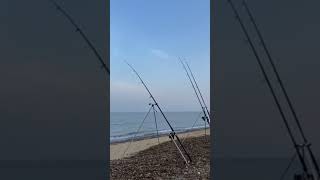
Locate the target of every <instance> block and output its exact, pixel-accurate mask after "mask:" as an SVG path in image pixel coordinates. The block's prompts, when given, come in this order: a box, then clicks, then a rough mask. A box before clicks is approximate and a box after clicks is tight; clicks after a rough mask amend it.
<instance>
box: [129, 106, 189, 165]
mask: <svg viewBox="0 0 320 180" xmlns="http://www.w3.org/2000/svg"><path fill="white" fill-rule="evenodd" d="M149 106H150V108H149V110H148V112H147V113H146V115H145V116H144V118H143V120H142V122H141V123H140V125H139V127H138V129H137V131H136V133H135V135H134V137H132V139H131V141H130V143H129V144H128V146H127V148H126V149H125V151H124V153H123V157H124V156H125V155H126V153H127V151H128V150H129V147H130V145H131V144H132V142H133V141H134V140H135V139H136V135H137V134H138V133H139V132H140V130H141V128H142V126H143V124H144V122H145V120H146V119H147V118H148V117H149V114H150V113H152V114H153V118H154V123H155V127H156V132H157V139H158V144H160V139H159V137H160V136H159V129H158V122H157V116H156V113H157V112H158V111H157V110H156V108H155V106H156V104H155V103H149ZM151 111H152V112H151ZM176 137H177V135H176V133H175V132H174V131H173V132H170V134H169V139H170V140H171V141H172V142H173V143H174V145H175V146H176V148H177V149H178V151H179V153H180V154H181V156H182V158H183V160H184V161H185V162H186V163H187V164H188V163H189V162H190V161H188V160H187V159H186V157H185V156H184V155H183V152H182V150H181V147H180V146H179V145H178V143H177V142H176V140H175V139H177V138H176ZM177 140H178V139H177Z"/></svg>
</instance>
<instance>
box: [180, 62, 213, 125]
mask: <svg viewBox="0 0 320 180" xmlns="http://www.w3.org/2000/svg"><path fill="white" fill-rule="evenodd" d="M185 63H186V65H187V67H188V69H189V71H190V74H191V77H192V79H193V81H194V83H195V85H196V87H197V89H198V92H199V95H200V97H201V100H202V103H203V105H204V108H205V109H206V111H207V113H208V116H207V117H208V120H209V122H210V120H211V119H210V113H209V110H208V107H207V105H206V102H205V101H204V99H203V96H202V93H201V91H200V88H199V86H198V83H197V81H196V79H195V77H194V75H193V73H192V71H191V68H190V66H189V64H188V62H187V61H185ZM209 122H208V123H209Z"/></svg>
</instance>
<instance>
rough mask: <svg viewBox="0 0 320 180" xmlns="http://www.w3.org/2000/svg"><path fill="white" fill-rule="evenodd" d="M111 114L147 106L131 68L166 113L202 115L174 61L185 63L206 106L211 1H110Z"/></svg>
mask: <svg viewBox="0 0 320 180" xmlns="http://www.w3.org/2000/svg"><path fill="white" fill-rule="evenodd" d="M110 21H111V23H110V26H111V27H110V28H111V35H110V36H111V41H110V43H111V47H110V51H111V56H110V66H111V82H110V90H111V100H110V103H111V112H115V111H116V112H119V111H130V112H134V111H146V110H148V103H149V102H151V99H150V98H149V96H148V94H147V92H146V91H145V89H143V86H142V84H141V83H140V82H139V80H138V78H137V77H136V75H135V74H134V73H133V72H132V71H131V70H130V69H129V67H128V66H127V65H126V64H125V63H124V60H126V61H128V62H129V63H130V64H132V65H133V66H134V67H135V69H136V70H137V71H138V72H139V73H140V75H141V76H142V79H143V80H144V81H145V82H146V84H147V86H148V87H149V89H150V90H151V92H152V93H153V95H154V96H155V98H156V99H157V100H158V102H159V104H160V105H161V106H162V107H163V109H164V110H165V111H198V110H201V109H200V106H199V104H198V102H197V99H196V96H195V94H194V92H193V89H192V87H191V85H190V83H189V81H188V79H187V76H186V74H185V72H184V70H183V68H182V66H181V64H180V62H179V60H178V57H185V58H186V59H187V61H188V63H189V64H190V66H191V68H192V70H193V73H194V75H195V76H196V79H197V80H198V83H199V87H200V89H201V91H202V93H203V95H204V97H205V99H206V102H207V105H208V106H209V102H210V101H209V97H210V77H209V75H210V67H209V62H210V22H209V21H210V8H209V0H200V1H199V0H161V1H160V0H111V20H110Z"/></svg>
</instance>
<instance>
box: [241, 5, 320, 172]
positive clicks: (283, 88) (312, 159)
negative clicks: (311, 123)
mask: <svg viewBox="0 0 320 180" xmlns="http://www.w3.org/2000/svg"><path fill="white" fill-rule="evenodd" d="M243 6H244V7H245V10H246V12H247V14H248V16H249V18H250V21H251V23H252V24H253V27H254V29H255V31H256V33H257V35H258V37H259V39H260V42H261V45H262V47H263V49H264V51H265V53H266V54H267V57H268V60H269V62H270V64H271V66H272V69H273V71H274V73H275V75H276V78H277V80H278V82H279V84H280V87H281V89H282V92H283V94H284V95H285V98H286V101H287V103H288V105H289V108H290V111H291V112H292V114H293V117H294V119H295V122H296V124H297V126H298V129H299V132H300V135H301V137H302V138H303V141H304V144H305V145H307V146H306V147H307V150H308V152H309V154H310V157H311V161H312V163H313V165H314V167H315V168H316V171H317V174H318V177H320V169H319V165H318V163H317V161H316V158H315V156H314V154H313V152H312V150H311V147H310V145H308V144H309V143H308V140H307V138H306V136H305V133H304V131H303V129H302V126H301V123H300V121H299V119H298V116H297V113H296V111H295V109H294V107H293V104H292V101H291V100H290V98H289V95H288V93H287V91H286V88H285V87H284V84H283V81H282V80H281V78H280V75H279V73H278V70H277V68H276V65H275V63H274V60H273V58H272V57H271V54H270V52H269V50H268V48H267V45H266V43H265V41H264V38H263V36H262V33H261V31H260V29H259V28H258V25H257V23H256V21H255V19H254V17H253V14H252V12H251V10H250V9H249V7H248V5H247V3H246V1H243Z"/></svg>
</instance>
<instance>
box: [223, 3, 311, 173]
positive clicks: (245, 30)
mask: <svg viewBox="0 0 320 180" xmlns="http://www.w3.org/2000/svg"><path fill="white" fill-rule="evenodd" d="M227 1H228V3H229V4H230V6H231V8H232V10H233V12H234V14H235V17H236V19H237V21H238V22H239V24H240V26H241V28H242V31H243V33H244V34H245V36H246V38H247V41H248V43H249V45H250V47H251V50H252V51H253V54H254V56H255V58H256V60H257V62H258V65H259V67H260V70H261V72H262V74H263V76H264V78H265V80H266V82H267V84H268V87H269V89H270V92H271V94H272V97H273V99H274V101H275V103H276V105H277V107H278V110H279V112H280V115H281V117H282V119H283V122H284V124H285V126H286V129H287V131H288V133H289V136H290V139H291V141H292V143H293V145H294V148H295V150H296V153H297V155H298V157H299V160H300V162H301V164H302V168H303V171H304V172H305V173H306V174H309V173H308V167H307V165H306V162H305V160H304V158H303V155H302V154H301V152H300V149H299V147H298V144H297V142H296V140H295V138H294V136H293V133H292V131H291V128H290V126H289V123H288V121H287V119H286V117H285V115H284V112H283V110H282V107H281V106H280V103H279V100H278V98H277V96H276V94H275V92H274V89H273V86H272V85H271V82H270V80H269V77H268V76H267V74H266V71H265V69H264V67H263V65H262V62H261V59H260V57H259V55H258V52H257V50H256V49H255V47H254V45H253V42H252V40H251V38H250V36H249V33H248V31H247V29H246V27H245V26H244V24H243V22H242V19H241V18H240V16H239V13H238V11H237V10H236V8H235V6H234V4H233V3H232V1H231V0H227Z"/></svg>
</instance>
